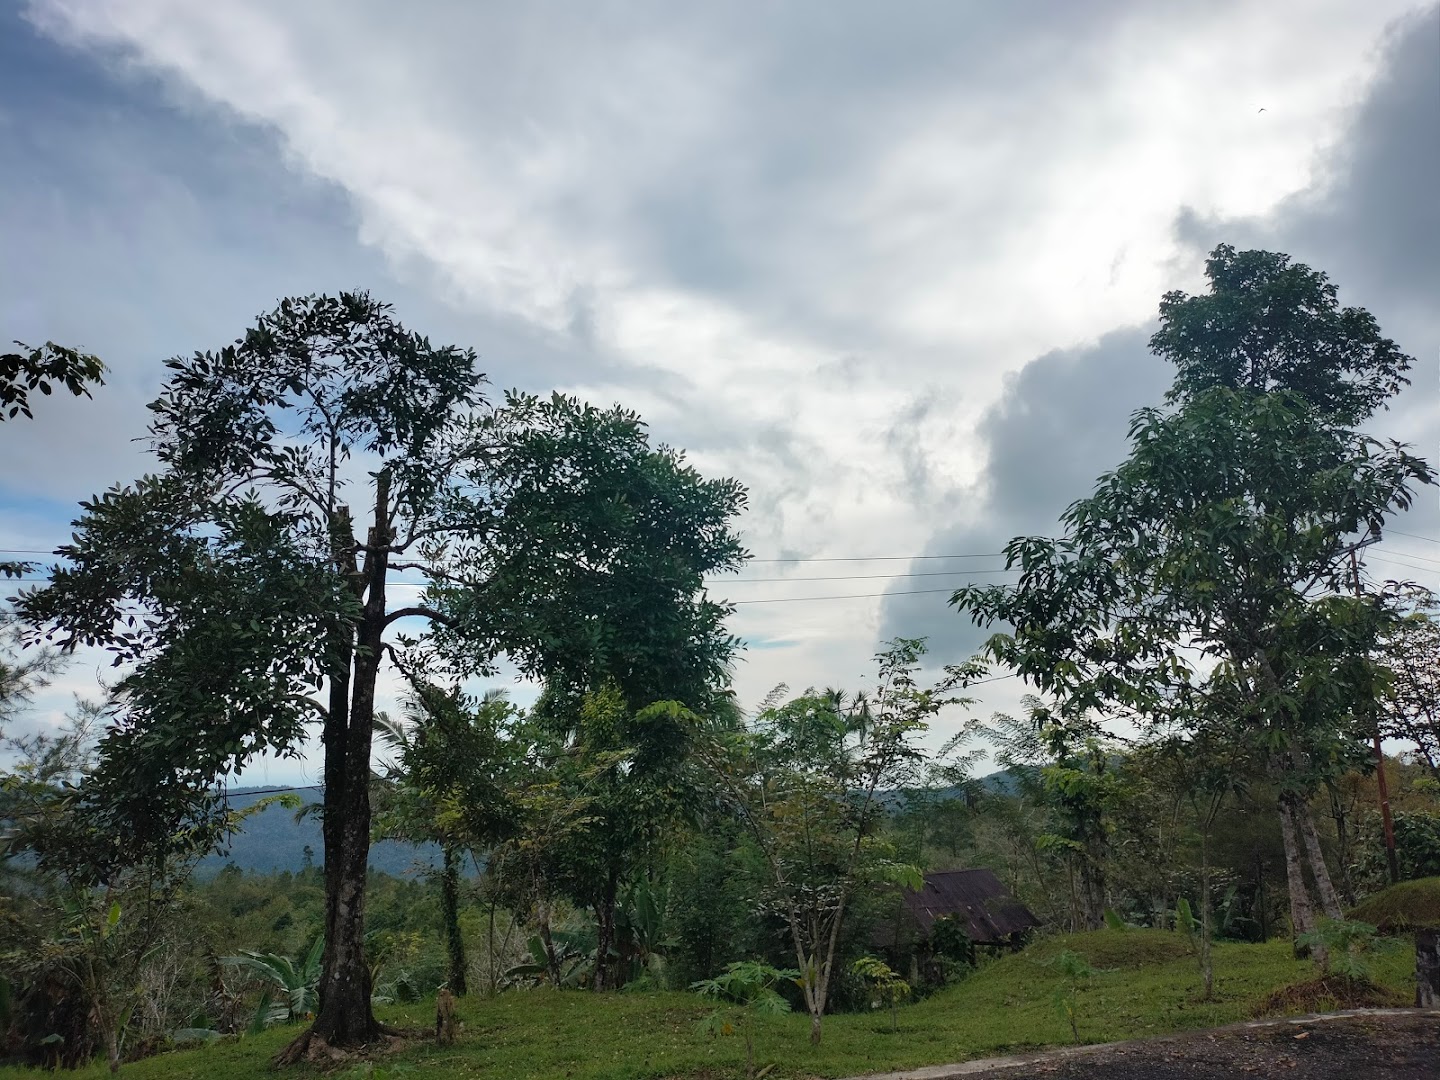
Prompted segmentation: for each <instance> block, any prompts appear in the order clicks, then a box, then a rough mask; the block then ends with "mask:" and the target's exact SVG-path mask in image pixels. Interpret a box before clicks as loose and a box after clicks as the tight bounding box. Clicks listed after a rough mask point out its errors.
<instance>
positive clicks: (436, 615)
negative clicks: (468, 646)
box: [380, 605, 456, 627]
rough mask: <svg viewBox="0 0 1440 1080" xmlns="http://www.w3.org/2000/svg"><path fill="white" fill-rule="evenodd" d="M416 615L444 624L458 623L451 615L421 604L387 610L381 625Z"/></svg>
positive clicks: (451, 625) (387, 624)
mask: <svg viewBox="0 0 1440 1080" xmlns="http://www.w3.org/2000/svg"><path fill="white" fill-rule="evenodd" d="M414 617H419V618H423V619H429V620H430V621H431V622H438V623H440V624H441V625H442V626H450V627H453V626H455V625H456V624H455V620H454V619H452V618H451V617H450V616H449V615H446V614H445V613H444V612H443V611H436V610H435V609H434V608H432V607H425V606H423V605H419V606H416V607H403V608H396V609H395V610H394V611H390V612H387V613H386V615H385V621H384V622H383V623H381V624H380V625H382V626H389V625H390V624H391V623H393V622H395V621H396V620H397V619H409V618H414Z"/></svg>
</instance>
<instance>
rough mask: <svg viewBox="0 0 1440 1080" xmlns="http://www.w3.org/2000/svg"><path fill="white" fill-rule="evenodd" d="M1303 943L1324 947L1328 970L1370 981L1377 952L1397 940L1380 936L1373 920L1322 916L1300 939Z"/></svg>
mask: <svg viewBox="0 0 1440 1080" xmlns="http://www.w3.org/2000/svg"><path fill="white" fill-rule="evenodd" d="M1296 940H1297V941H1298V942H1299V943H1300V944H1301V945H1306V946H1309V947H1312V948H1314V947H1315V946H1320V947H1321V948H1322V949H1323V953H1324V955H1325V957H1326V965H1325V970H1326V972H1327V973H1328V972H1334V973H1335V974H1336V975H1341V976H1344V978H1345V979H1347V980H1348V981H1350V982H1352V983H1354V982H1366V981H1369V979H1370V975H1371V973H1372V967H1373V958H1374V956H1375V954H1377V953H1379V952H1381V951H1383V950H1384V949H1387V948H1391V947H1393V946H1394V945H1395V944H1396V943H1395V942H1394V941H1392V940H1389V939H1387V938H1382V937H1380V936H1379V932H1378V931H1377V930H1376V929H1375V927H1374V926H1372V925H1371V924H1370V923H1366V922H1360V921H1358V920H1354V919H1322V920H1321V921H1320V925H1319V926H1317V927H1316V928H1315V929H1314V930H1312V931H1310V932H1309V933H1306V934H1301V935H1300V936H1299V937H1298V938H1297V939H1296Z"/></svg>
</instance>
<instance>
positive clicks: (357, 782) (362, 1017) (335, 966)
mask: <svg viewBox="0 0 1440 1080" xmlns="http://www.w3.org/2000/svg"><path fill="white" fill-rule="evenodd" d="M389 515H390V510H389V476H388V474H385V473H381V474H380V475H379V477H378V478H377V481H376V496H375V523H374V525H373V526H372V527H371V529H370V531H369V537H368V542H367V545H366V552H365V559H364V566H363V568H362V569H361V570H360V572H359V574H358V575H355V574H352V581H353V583H354V586H355V592H356V595H357V597H358V596H362V595H363V596H364V606H363V608H362V610H361V613H360V620H359V624H358V626H357V627H356V629H355V632H354V635H353V637H352V636H351V631H350V630H349V628H345V629H344V630H339V631H337V634H336V642H337V645H336V648H335V652H334V653H333V654H332V657H331V677H330V709H329V713H328V715H327V717H326V720H325V725H324V734H325V802H324V815H325V817H324V822H323V835H324V838H325V951H324V957H323V961H322V970H321V975H320V1010H319V1012H318V1013H317V1014H316V1016H315V1022H314V1023H313V1024H312V1025H311V1026H310V1028H309V1029H308V1030H307V1031H305V1032H304V1033H303V1034H301V1035H300V1036H299V1038H297V1039H295V1040H294V1041H293V1042H292V1043H291V1044H290V1045H289V1046H287V1047H286V1048H285V1049H284V1050H282V1051H281V1052H280V1054H279V1055H277V1057H276V1063H277V1064H282V1065H283V1064H290V1063H294V1062H297V1061H300V1060H302V1059H304V1058H305V1057H307V1056H308V1055H310V1054H311V1053H312V1052H313V1051H316V1050H320V1049H323V1048H324V1047H335V1048H341V1047H345V1048H349V1047H360V1046H367V1045H369V1044H371V1043H374V1042H375V1041H377V1040H378V1039H379V1038H380V1037H381V1035H383V1034H384V1033H385V1032H384V1029H383V1028H382V1026H381V1025H380V1023H379V1022H378V1021H377V1020H376V1019H375V1013H374V1010H373V1008H372V1007H371V1003H370V995H371V986H370V969H369V966H368V965H367V964H366V962H365V877H366V871H367V869H368V866H369V857H370V750H371V743H372V739H373V737H374V724H375V680H376V676H377V674H378V673H379V669H380V653H381V648H382V643H383V636H384V631H385V574H386V569H387V564H388V560H389V556H388V552H387V550H386V545H387V544H388V543H389V542H390V540H391V535H390V527H389ZM342 530H343V532H349V514H348V512H345V511H343V509H342V511H341V512H340V513H339V514H337V515H336V522H335V523H333V525H332V536H331V543H332V547H333V549H334V550H335V552H336V557H337V561H338V560H339V558H340V556H341V553H342V552H343V551H345V550H346V549H347V545H346V543H345V537H344V535H343V534H342ZM349 548H350V549H353V538H352V539H351V540H350V543H349ZM345 559H346V561H345V563H344V564H343V565H345V566H349V565H353V564H352V563H351V562H350V561H349V556H346V557H345ZM352 641H353V643H354V646H353V648H351V647H350V643H351V642H352ZM352 670H353V675H351V672H352ZM342 678H343V679H344V681H343V682H342V681H341V680H342ZM347 689H348V690H349V700H348V702H347V701H346V700H345V697H346V693H345V692H346V690H347ZM317 1041H318V1043H319V1044H320V1045H319V1046H318V1047H317V1046H316V1045H315V1044H316V1043H317Z"/></svg>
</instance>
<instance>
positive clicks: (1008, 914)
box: [903, 870, 1040, 943]
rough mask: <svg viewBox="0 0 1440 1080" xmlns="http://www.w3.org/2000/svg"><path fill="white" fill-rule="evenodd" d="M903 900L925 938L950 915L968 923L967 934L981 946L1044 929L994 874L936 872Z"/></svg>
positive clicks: (906, 894) (984, 872)
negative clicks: (938, 923)
mask: <svg viewBox="0 0 1440 1080" xmlns="http://www.w3.org/2000/svg"><path fill="white" fill-rule="evenodd" d="M903 900H904V904H905V908H906V910H907V911H908V913H909V914H910V916H911V918H913V919H914V921H915V925H916V929H917V930H918V931H919V932H920V936H922V937H929V936H930V928H931V927H932V926H933V925H935V920H936V919H939V918H943V917H944V916H947V915H954V916H957V917H959V918H963V919H965V920H967V922H968V924H969V925H968V926H967V927H966V931H965V932H966V933H967V934H968V935H969V937H970V940H971V941H977V942H995V943H999V942H1002V941H1004V940H1005V939H1006V938H1008V937H1009V936H1010V935H1011V934H1014V933H1018V932H1019V931H1022V930H1029V929H1030V928H1032V927H1035V926H1039V925H1040V920H1039V919H1037V918H1036V917H1035V916H1034V915H1033V914H1032V913H1031V911H1030V909H1029V908H1027V907H1026V906H1025V905H1024V904H1022V903H1020V901H1019V900H1016V899H1015V898H1014V897H1013V896H1011V895H1010V894H1009V893H1008V892H1007V891H1006V890H1005V886H1004V885H1002V884H1000V879H999V878H997V877H996V876H995V874H994V872H993V871H990V870H936V871H934V872H932V873H929V874H926V875H925V884H924V886H923V887H922V888H921V889H920V890H919V891H918V892H917V891H915V890H913V889H906V890H905V892H904V894H903Z"/></svg>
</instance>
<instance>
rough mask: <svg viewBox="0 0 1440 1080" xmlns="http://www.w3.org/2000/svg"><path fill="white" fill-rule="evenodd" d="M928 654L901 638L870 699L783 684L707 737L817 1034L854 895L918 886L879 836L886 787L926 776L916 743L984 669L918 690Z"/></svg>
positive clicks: (880, 661) (949, 674)
mask: <svg viewBox="0 0 1440 1080" xmlns="http://www.w3.org/2000/svg"><path fill="white" fill-rule="evenodd" d="M924 651H925V645H924V641H923V640H920V639H904V638H900V639H896V640H895V641H892V642H889V643H888V645H887V648H886V649H885V650H884V651H883V652H881V653H880V654H878V655H877V657H876V661H877V665H878V668H879V672H878V678H877V680H876V689H875V691H874V693H873V695H868V696H867V695H856V696H855V697H853V698H851V697H849V696H847V695H846V694H844V693H843V692H841V691H836V690H826V691H823V692H819V693H817V692H815V691H814V690H811V691H810V692H808V693H806V694H803V695H801V696H800V697H797V698H794V699H792V700H790V701H785V702H782V701H780V691H777V693H776V694H775V695H772V698H771V700H770V701H767V702H766V705H765V707H764V708H762V709H761V711H760V713H759V714H758V715H757V716H756V718H755V720H754V722H753V723H752V724H751V725H750V726H749V727H748V728H742V729H739V730H722V731H718V732H714V733H713V734H712V738H711V739H710V740H709V741H708V742H706V743H702V744H700V749H701V753H702V754H704V755H705V758H706V763H707V765H708V766H709V772H710V775H711V777H712V782H713V783H714V784H715V786H716V787H717V788H718V789H719V790H718V794H719V795H720V797H721V798H722V799H723V800H724V802H725V803H727V804H728V805H729V806H730V807H731V808H733V811H734V812H735V813H736V815H737V816H738V817H739V819H740V820H741V821H742V822H743V824H744V826H745V829H746V831H747V832H748V833H749V836H750V838H751V839H752V840H753V841H754V843H755V846H756V848H757V849H758V851H759V853H760V855H761V857H762V858H763V860H764V862H763V865H764V870H765V878H766V891H767V893H768V900H769V907H770V909H771V910H772V911H773V912H774V914H775V915H776V916H778V917H779V918H780V919H782V920H783V921H784V926H785V928H786V930H787V931H788V935H789V938H790V942H789V943H790V945H791V946H792V948H793V950H794V955H795V959H796V962H797V967H798V968H799V970H800V973H801V974H800V986H801V990H802V992H803V994H804V997H805V1004H806V1009H807V1011H808V1012H809V1013H810V1017H811V1022H812V1024H813V1027H812V1036H811V1038H812V1041H816V1042H818V1041H819V1038H820V1024H821V1018H822V1017H823V1016H824V1013H825V1009H826V1003H827V1000H828V997H829V994H830V987H831V979H832V976H833V975H834V973H835V970H836V957H837V955H838V950H839V944H840V940H841V937H842V932H843V930H844V927H845V919H846V916H847V914H853V913H852V912H851V910H850V906H851V904H852V902H853V901H854V900H855V899H856V897H857V896H859V895H862V894H864V893H865V892H867V891H872V890H878V889H879V888H880V887H882V886H885V885H904V886H909V887H912V888H913V887H916V886H918V884H919V879H920V872H919V870H918V869H917V868H915V867H914V866H913V865H910V864H907V863H905V862H903V861H901V860H900V859H898V858H897V857H896V853H895V850H894V847H893V844H891V843H890V842H889V840H888V838H886V837H884V836H883V835H882V834H881V823H882V822H883V821H884V819H885V818H886V817H887V815H888V812H889V808H888V806H887V803H886V801H885V799H884V798H882V793H884V792H886V791H896V790H900V791H908V790H913V789H915V788H918V787H921V786H922V785H923V783H924V782H925V781H926V780H927V779H928V778H929V774H930V770H929V766H930V764H931V762H930V760H929V758H928V755H927V754H926V753H925V750H924V749H923V747H922V745H921V743H920V739H921V738H922V736H923V735H924V733H925V731H926V730H927V728H928V726H929V720H930V719H931V718H932V717H933V716H934V715H935V714H936V713H938V712H939V711H940V710H941V709H942V708H944V707H945V706H946V705H950V704H956V703H959V702H961V701H962V700H963V699H961V698H959V697H957V696H956V692H957V690H958V688H959V687H960V686H962V685H963V684H964V683H965V681H966V680H967V679H969V678H972V677H974V675H975V674H976V672H977V671H978V670H979V669H978V666H977V665H965V666H950V667H947V668H945V669H944V672H943V674H942V676H941V678H940V679H939V680H938V681H937V682H936V683H935V684H934V685H931V686H922V685H921V684H920V682H919V679H918V675H919V672H920V668H921V658H922V657H923V656H924ZM952 745H953V744H952Z"/></svg>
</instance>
